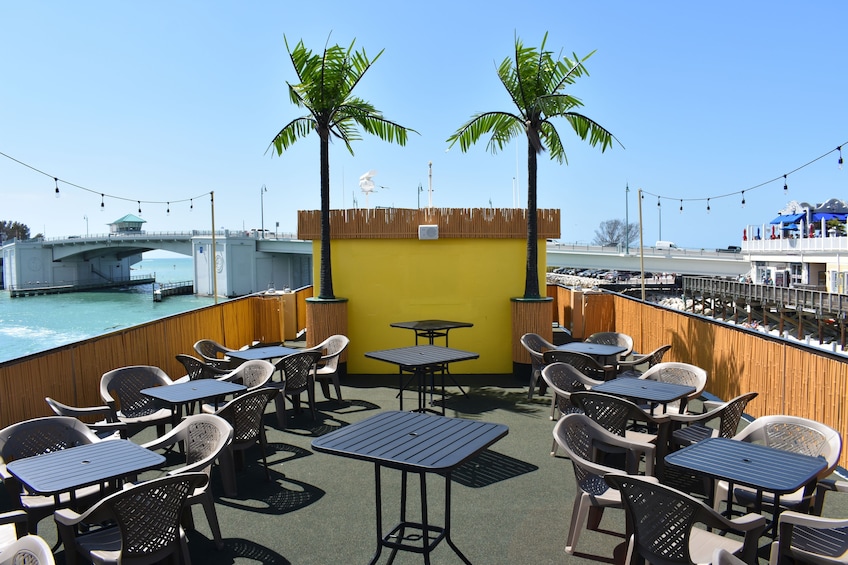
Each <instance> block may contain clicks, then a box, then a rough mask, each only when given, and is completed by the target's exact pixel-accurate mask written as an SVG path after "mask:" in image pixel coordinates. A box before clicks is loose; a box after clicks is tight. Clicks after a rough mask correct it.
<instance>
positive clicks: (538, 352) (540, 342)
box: [519, 333, 556, 400]
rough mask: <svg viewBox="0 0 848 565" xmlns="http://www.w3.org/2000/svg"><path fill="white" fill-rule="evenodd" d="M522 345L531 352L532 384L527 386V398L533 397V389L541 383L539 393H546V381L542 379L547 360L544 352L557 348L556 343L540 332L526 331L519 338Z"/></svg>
mask: <svg viewBox="0 0 848 565" xmlns="http://www.w3.org/2000/svg"><path fill="white" fill-rule="evenodd" d="M519 341H520V342H521V346H522V347H523V348H524V349H525V350H527V353H529V354H530V364H531V367H530V384H529V386H528V388H527V400H532V399H533V391H534V389H535V388H536V385H537V384H538V385H539V394H545V382H544V381H543V380H542V368H543V367H544V366H545V364H546V363H545V360H544V359H543V358H542V354H543V353H544V352H545V351H551V350H554V349H556V345H554V344H553V343H551V342H549V341H548V340H546V339H545V338H543V337H542V336H540V335H539V334H535V333H526V334H524V335H523V336H521V339H520V340H519Z"/></svg>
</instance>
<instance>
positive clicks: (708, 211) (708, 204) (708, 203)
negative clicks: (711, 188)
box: [707, 198, 710, 214]
mask: <svg viewBox="0 0 848 565" xmlns="http://www.w3.org/2000/svg"><path fill="white" fill-rule="evenodd" d="M709 213H710V199H709V198H707V214H709Z"/></svg>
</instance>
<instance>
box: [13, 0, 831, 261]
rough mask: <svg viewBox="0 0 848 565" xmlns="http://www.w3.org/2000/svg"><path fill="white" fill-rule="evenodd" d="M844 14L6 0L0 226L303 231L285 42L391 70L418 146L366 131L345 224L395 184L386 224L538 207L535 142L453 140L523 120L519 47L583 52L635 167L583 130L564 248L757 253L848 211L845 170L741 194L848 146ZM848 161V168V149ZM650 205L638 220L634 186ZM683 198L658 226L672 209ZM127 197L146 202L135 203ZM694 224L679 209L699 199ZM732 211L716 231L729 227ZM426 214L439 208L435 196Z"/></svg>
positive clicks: (346, 166) (302, 175) (658, 7)
mask: <svg viewBox="0 0 848 565" xmlns="http://www.w3.org/2000/svg"><path fill="white" fill-rule="evenodd" d="M846 30H848V26H846V17H845V5H844V3H842V2H838V1H836V0H832V1H815V2H807V3H799V2H788V1H784V2H764V1H751V2H735V1H734V2H730V1H717V2H709V3H703V2H701V3H692V2H626V1H613V2H600V3H599V2H579V3H577V2H568V1H563V2H547V3H544V4H538V5H537V4H534V5H532V6H530V5H527V6H526V7H524V8H521V7H519V4H516V3H515V2H500V1H487V2H456V1H450V2H446V1H443V0H434V1H432V2H429V3H426V5H425V4H403V3H400V4H399V3H397V2H332V1H331V2H324V3H320V4H318V3H314V2H298V3H295V2H271V1H256V2H243V3H237V2H213V1H183V2H164V1H152V2H134V3H130V2H113V1H109V2H106V1H87V2H58V1H57V2H40V1H33V2H6V3H4V5H3V9H2V18H0V52H2V56H0V152H3V153H5V154H8V155H10V156H12V157H14V158H15V159H18V160H20V161H23V162H25V163H27V164H28V165H31V166H33V167H35V168H37V169H40V170H41V171H44V172H46V173H48V174H49V175H50V176H51V177H52V176H56V177H59V179H60V180H62V181H66V182H70V183H74V184H78V185H81V186H84V187H86V188H89V189H91V190H94V191H95V192H97V193H101V192H102V193H105V194H106V195H107V198H106V200H105V204H106V208H105V212H103V213H101V212H100V197H99V195H96V194H90V193H88V192H85V191H82V190H80V189H77V188H74V187H71V186H68V185H65V184H62V183H60V190H61V198H59V199H56V198H54V183H53V179H52V178H49V177H45V176H43V175H41V174H38V173H36V172H34V171H32V170H30V169H28V168H26V167H23V166H21V165H19V164H17V163H15V162H13V161H10V160H8V159H6V158H2V157H0V219H4V220H16V221H21V222H23V223H26V224H28V225H29V226H30V228H31V229H32V233H33V234H35V233H38V232H45V233H46V235H47V236H48V237H52V236H63V235H71V234H84V233H85V230H86V222H85V219H84V217H85V216H88V218H89V226H88V229H89V231H90V232H91V233H105V232H106V231H107V230H108V228H107V226H106V224H108V223H109V222H111V221H113V220H115V219H117V218H119V217H121V216H123V215H124V214H127V213H133V214H136V213H137V208H138V206H137V204H136V203H135V201H136V200H148V201H163V202H164V201H177V200H184V199H187V198H191V197H193V196H198V195H206V194H207V193H208V192H209V191H211V190H214V191H215V200H216V226H217V227H218V228H221V227H224V228H229V229H241V228H242V227H244V228H248V229H249V228H252V227H258V226H259V225H260V223H261V213H260V210H261V208H262V203H263V198H262V196H261V194H260V190H261V187H262V185H265V186H267V188H268V192H267V193H265V194H264V211H265V227H266V228H270V229H274V226H275V223H276V222H279V224H280V230H281V231H286V232H293V231H295V229H296V217H297V216H296V211H297V210H301V209H317V208H318V207H319V206H320V201H319V163H318V140H317V137H316V136H312V137H310V138H306V139H303V140H301V141H300V142H298V143H297V144H296V146H295V147H294V148H293V149H291V150H290V151H288V152H287V153H285V154H284V155H283V156H282V157H277V156H273V157H272V156H271V152H268V153H266V149H267V147H268V144H269V142H270V141H271V139H272V138H273V136H274V135H275V134H276V133H277V131H279V129H280V128H281V127H282V126H283V125H285V124H286V123H288V122H289V121H290V120H292V119H293V118H295V117H297V116H299V115H301V114H302V113H303V111H302V110H300V109H298V108H296V107H295V106H293V105H292V104H291V103H290V102H289V100H288V96H287V92H286V81H294V80H295V74H294V71H293V69H292V65H291V62H290V61H289V59H288V57H287V54H286V50H285V45H284V43H283V35H284V34H285V35H286V36H287V37H288V38H289V41H290V42H292V44H293V43H294V42H296V41H297V40H299V39H303V40H304V41H305V43H306V44H307V45H308V46H309V47H311V48H312V49H313V50H316V51H317V50H321V49H322V48H323V46H324V44H325V42H326V41H327V38H328V35H329V37H330V41H331V42H333V43H340V44H343V45H347V44H348V43H349V42H350V41H351V40H353V39H354V38H355V39H356V45H357V46H358V47H360V48H365V49H366V51H367V52H368V53H369V54H371V55H376V54H377V52H378V51H379V50H380V49H385V52H384V54H383V55H382V57H381V58H380V60H379V61H377V63H376V64H375V65H374V67H373V68H372V69H371V70H370V71H369V73H368V74H367V75H366V76H365V79H364V81H363V82H362V83H361V84H360V85H359V87H358V88H357V90H356V93H357V94H358V95H360V96H361V97H363V98H365V99H366V100H369V101H370V102H372V103H373V104H374V105H375V106H376V107H377V108H378V109H379V110H381V111H383V113H384V115H385V116H386V117H387V118H389V119H391V120H394V121H396V122H399V123H401V124H403V125H405V126H408V127H411V128H414V129H416V130H417V131H418V132H420V135H412V136H411V138H410V140H409V143H408V144H407V146H406V147H399V146H396V145H392V144H388V143H385V142H383V141H381V140H379V139H378V138H375V137H369V136H367V134H363V135H364V139H363V140H362V141H359V142H357V143H356V144H355V145H354V151H355V153H356V154H355V156H351V155H349V154H348V153H347V151H346V150H345V148H344V146H343V145H341V144H336V145H333V146H332V147H331V152H330V162H331V205H332V207H333V208H350V207H352V206H353V200H354V198H356V199H357V200H358V205H359V207H364V206H365V197H364V195H363V194H362V193H361V192H360V191H359V188H358V179H359V176H360V175H361V174H362V173H364V172H365V171H368V170H369V169H376V170H377V171H378V175H377V176H376V177H375V179H374V180H375V182H376V184H377V185H380V186H385V187H388V189H380V190H379V192H377V193H376V194H373V195H371V196H370V198H369V204H370V206H371V207H374V206H396V207H406V208H415V207H417V206H418V204H419V193H418V186H419V185H422V186H423V187H424V188H425V190H426V188H427V186H428V165H427V164H428V162H429V161H432V163H433V168H432V170H433V180H432V186H433V189H434V193H433V204H434V205H435V206H439V207H485V206H489V203H490V201H491V204H492V205H494V206H496V207H512V206H513V203H514V189H513V186H514V185H513V179H514V178H516V177H517V179H518V182H517V185H518V191H519V194H520V198H519V203H520V205H521V206H522V207H523V206H525V205H526V187H527V181H526V175H527V172H526V164H525V163H526V149H525V147H526V146H525V141H524V140H522V141H521V142H520V145H519V144H516V145H515V146H514V148H511V149H508V150H507V151H505V152H504V153H501V154H498V155H492V154H490V153H489V152H487V151H486V148H485V143H480V144H479V145H477V146H475V147H473V148H472V149H471V150H470V151H469V152H468V153H464V154H463V153H462V152H461V151H460V150H459V147H458V146H456V147H455V148H454V149H452V150H450V151H449V152H448V151H446V149H447V147H448V144H447V143H446V141H445V140H446V139H447V138H448V136H450V135H451V134H452V133H453V132H454V131H455V130H456V129H457V128H458V127H459V126H460V125H462V124H463V123H464V122H465V121H466V120H467V119H468V118H469V117H470V116H471V115H472V114H474V113H476V112H479V111H486V110H512V106H511V102H510V100H509V99H508V98H507V95H506V92H505V91H504V89H503V87H502V86H501V84H500V82H499V81H498V79H497V75H496V73H495V65H496V64H497V63H499V62H500V61H501V60H502V59H503V58H505V57H508V56H509V55H510V54H511V53H512V50H513V45H514V36H515V34H516V33H517V34H518V35H519V36H520V37H521V38H522V39H523V40H524V42H525V43H526V44H530V45H537V46H538V45H539V43H540V41H541V39H542V36H543V34H544V33H545V32H546V31H547V32H548V33H549V37H548V47H549V48H550V49H552V50H554V51H556V52H558V51H560V50H563V51H564V53H566V54H570V53H571V52H576V53H577V54H578V55H584V54H586V53H588V52H590V51H592V50H597V52H596V53H595V55H594V56H593V57H592V58H591V59H589V61H588V63H587V68H588V70H589V73H590V76H588V77H584V78H582V79H580V80H579V81H578V83H577V84H575V85H574V87H573V89H572V90H571V92H572V93H573V94H574V95H576V96H578V97H579V98H581V99H582V100H583V102H584V103H585V107H584V109H583V111H584V112H585V114H586V115H588V116H590V117H592V118H593V119H595V120H596V121H598V122H599V123H600V124H602V125H603V126H604V127H606V128H607V129H609V130H610V131H612V132H613V133H614V134H615V135H616V137H617V138H618V139H619V140H620V141H621V143H623V144H624V147H625V148H621V147H620V146H615V147H613V148H612V149H609V150H607V151H606V152H605V153H603V154H602V153H601V152H600V151H599V150H598V149H596V148H591V147H589V146H588V144H587V143H585V142H582V141H581V140H580V139H579V138H578V137H577V136H576V135H575V134H574V133H573V131H572V130H571V129H570V128H569V127H568V125H567V123H565V122H560V123H559V124H558V128H559V131H560V134H561V135H562V136H563V138H564V140H565V146H566V151H567V155H568V160H569V164H568V166H565V165H557V164H556V163H554V162H552V161H550V160H549V159H547V157H545V156H542V158H541V159H540V166H539V207H540V208H559V209H561V210H562V219H563V222H562V237H561V241H564V242H588V241H590V240H591V239H592V238H593V235H594V231H595V229H597V227H598V225H599V224H600V222H602V221H603V220H607V219H612V218H618V219H624V218H625V214H626V213H628V211H629V218H630V220H631V221H637V220H638V202H637V197H636V190H637V189H639V188H642V189H644V190H645V191H646V192H649V193H651V194H652V195H649V196H646V197H645V198H644V201H643V225H644V234H645V241H646V242H648V243H650V244H652V243H653V242H654V241H655V240H657V239H659V235H660V234H659V227H660V226H659V225H658V224H659V223H660V218H661V227H662V239H666V240H672V241H675V242H676V243H677V244H678V245H681V246H685V247H705V248H710V247H717V246H726V245H731V244H738V242H739V241H740V239H741V235H742V229H743V227H744V226H745V225H747V224H762V223H767V222H769V221H770V220H771V219H772V218H773V217H775V216H776V214H777V212H778V210H780V209H781V208H783V207H784V206H785V205H786V203H787V202H788V201H790V200H799V201H807V202H811V203H816V202H822V201H824V200H826V199H828V198H831V197H837V198H839V197H845V196H846V194H845V192H846V191H845V188H846V186H848V167H846V168H845V170H842V171H840V170H839V169H838V167H837V155H836V154H835V153H834V154H832V155H829V156H828V157H826V158H824V159H822V160H820V161H818V162H816V163H815V164H813V165H810V166H808V167H806V168H804V169H803V170H801V171H798V172H797V173H794V174H792V175H790V176H789V179H788V181H789V187H790V188H789V192H788V194H785V193H784V191H783V182H782V180H780V181H778V182H774V183H771V184H768V185H766V186H764V187H761V188H758V189H756V190H752V191H749V192H747V193H746V195H745V199H746V202H747V206H746V207H745V208H744V209H743V208H742V207H741V196H740V195H738V194H736V195H733V196H730V197H727V198H717V197H718V196H720V195H724V194H728V193H734V192H736V193H738V192H739V191H741V190H744V189H746V188H749V187H752V186H755V185H758V184H760V183H762V182H765V181H767V180H770V179H773V178H775V177H782V175H783V174H784V173H788V172H790V171H792V170H794V169H796V168H797V167H799V166H801V165H803V164H805V163H807V162H808V161H810V160H812V159H815V158H816V157H818V156H820V155H822V154H824V153H826V152H828V151H832V150H834V149H835V148H836V146H837V145H839V144H841V143H843V142H846V141H848V120H847V119H846V86H848V80H847V79H846V73H845V68H846V61H848V53H846V43H845V37H846ZM843 153H845V155H844V157H845V158H846V159H848V147H846V151H844V152H843ZM627 184H629V186H630V189H631V192H630V198H629V204H628V205H626V199H625V186H626V185H627ZM655 195H662V196H664V197H666V199H664V200H663V201H662V212H661V213H660V212H658V208H657V197H656V196H655ZM108 196H119V197H122V198H127V199H129V200H131V201H132V202H123V201H119V200H116V199H112V198H108ZM680 198H683V199H701V200H699V201H689V202H687V201H684V203H683V207H684V211H683V213H682V214H681V213H680V212H679V207H680V202H679V199H680ZM706 198H711V200H710V208H711V213H710V214H707V213H706ZM420 202H421V204H422V205H426V203H427V194H426V193H424V194H422V195H420ZM170 208H171V213H170V215H166V205H165V204H142V217H143V218H144V219H145V220H146V221H147V224H146V225H145V227H146V229H147V230H149V231H169V230H184V229H209V227H210V214H209V203H208V196H202V197H201V198H200V199H195V201H194V211H193V212H189V203H187V202H185V203H180V204H176V203H173V204H171V206H170Z"/></svg>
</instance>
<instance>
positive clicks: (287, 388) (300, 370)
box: [268, 351, 321, 430]
mask: <svg viewBox="0 0 848 565" xmlns="http://www.w3.org/2000/svg"><path fill="white" fill-rule="evenodd" d="M320 359H321V352H320V351H302V352H300V353H292V354H291V355H286V356H285V357H283V358H282V359H280V360H279V361H278V362H277V365H276V369H277V371H278V372H279V373H280V380H279V381H275V380H271V381H270V382H269V383H268V386H270V387H273V388H276V389H278V390H279V391H280V394H279V395H278V396H277V397H276V398H274V405H275V408H276V412H277V424H278V426H279V427H280V429H283V430H284V429H286V427H287V425H288V422H287V420H286V398H289V400H290V401H291V403H292V406H293V407H294V410H295V412H299V411H300V395H301V394H303V393H304V392H305V393H306V397H307V401H308V402H309V410H310V412H311V414H312V419H313V420H314V419H315V367H316V366H317V364H318V361H319V360H320Z"/></svg>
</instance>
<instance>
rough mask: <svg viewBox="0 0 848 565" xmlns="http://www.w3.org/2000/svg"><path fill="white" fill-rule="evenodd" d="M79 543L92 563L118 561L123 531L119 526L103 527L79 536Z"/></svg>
mask: <svg viewBox="0 0 848 565" xmlns="http://www.w3.org/2000/svg"><path fill="white" fill-rule="evenodd" d="M77 544H78V545H79V547H80V548H81V549H82V550H83V551H84V552H85V554H86V555H87V556H88V557H89V558H90V559H91V561H92V563H104V564H105V563H117V562H118V559H119V557H120V555H121V532H120V530H118V528H117V527H109V528H102V529H99V530H95V531H92V532H90V533H88V534H86V535H85V536H80V537H78V538H77Z"/></svg>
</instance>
